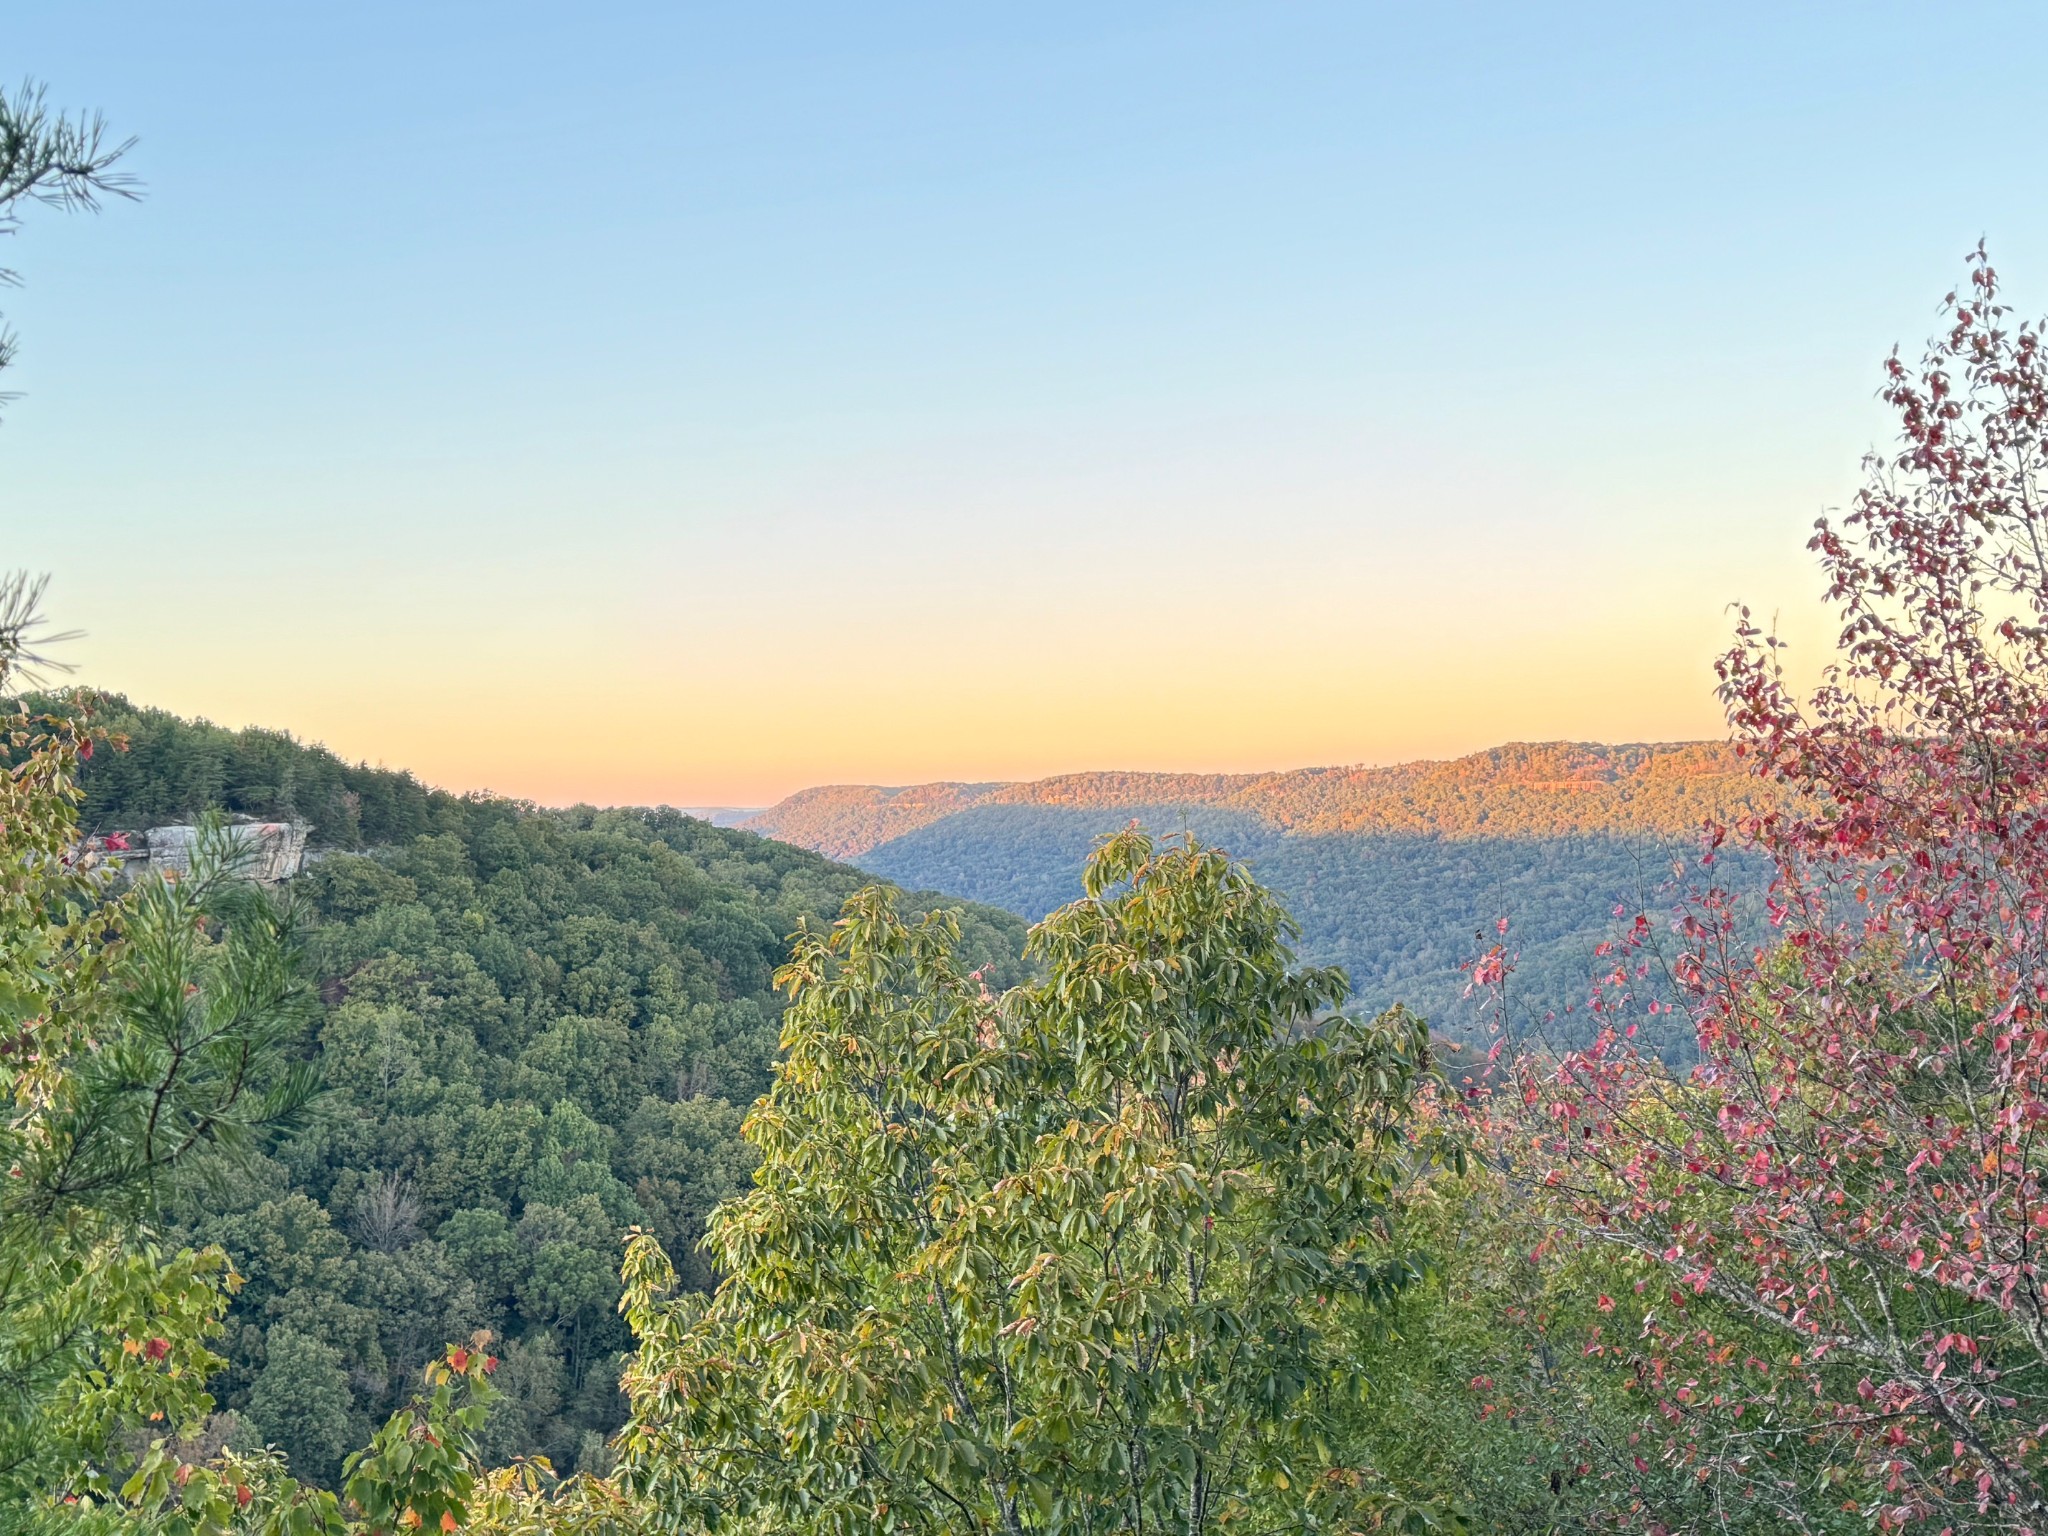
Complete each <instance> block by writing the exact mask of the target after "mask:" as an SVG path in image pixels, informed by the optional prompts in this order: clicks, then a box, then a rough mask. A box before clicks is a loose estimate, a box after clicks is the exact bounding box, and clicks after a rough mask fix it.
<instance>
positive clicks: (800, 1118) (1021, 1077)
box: [621, 832, 1456, 1536]
mask: <svg viewBox="0 0 2048 1536" xmlns="http://www.w3.org/2000/svg"><path fill="white" fill-rule="evenodd" d="M1087 890H1088V897H1087V899H1085V900H1084V901H1082V902H1080V903H1077V904H1075V905H1074V906H1071V907H1068V908H1066V909H1064V910H1062V911H1061V912H1059V913H1056V914H1055V915H1054V916H1053V917H1052V918H1050V919H1048V920H1047V921H1046V922H1045V923H1044V924H1043V925H1041V926H1040V927H1039V928H1038V929H1037V930H1035V932H1034V934H1033V936H1032V950H1033V953H1034V955H1035V956H1037V957H1038V958H1039V959H1040V960H1041V961H1042V962H1043V965H1044V974H1043V976H1042V977H1040V978H1038V979H1036V980H1033V981H1031V982H1028V983H1026V984H1025V985H1023V986H1020V987H1018V988H1015V989H1013V990H1011V991H1009V992H1007V993H1004V994H1001V995H997V994H995V993H993V992H991V991H990V990H989V989H988V988H987V987H986V986H985V985H984V984H983V981H982V978H981V976H980V975H979V974H978V973H976V972H972V971H964V970H962V969H961V968H960V967H959V966H958V965H957V964H956V962H955V961H954V958H953V948H954V943H955V940H956V938H957V930H956V929H955V928H954V926H953V924H952V923H951V922H950V921H949V920H948V919H946V918H944V917H942V916H931V917H927V918H925V919H924V920H923V921H922V922H920V923H918V924H916V925H914V926H913V925H910V924H906V923H905V922H904V921H903V920H902V918H901V917H900V916H899V915H898V913H897V911H896V909H895V904H894V902H893V901H892V900H891V898H890V897H889V895H888V893H887V892H885V891H882V890H879V889H875V890H869V891H866V892H863V893H862V894H861V895H859V896H857V897H856V898H855V899H854V901H853V902H852V903H851V904H850V905H849V908H848V911H847V913H846V915H845V916H844V917H843V918H841V920H840V921H839V922H838V923H837V924H836V925H834V927H833V928H832V929H831V931H830V932H829V933H828V934H817V933H804V934H800V935H799V936H798V939H797V943H796V952H795V956H794V958H793V959H792V960H791V962H790V964H789V966H788V967H787V968H786V969H785V971H784V972H783V980H784V982H785V983H786V984H787V986H788V987H789V989H790V992H791V996H792V1006H791V1009H790V1012H789V1015H788V1017H787V1020H786V1022H785V1026H784V1031H783V1049H784V1057H783V1061H782V1063H781V1064H780V1066H779V1067H778V1068H777V1073H776V1082H775V1086H774V1088H773V1089H772V1090H771V1092H770V1093H769V1095H768V1097H767V1098H766V1099H765V1100H763V1102H762V1103H761V1104H760V1105H759V1106H758V1107H757V1108H756V1109H755V1110H754V1112H753V1114H752V1115H751V1116H750V1117H749V1120H748V1124H747V1137H748V1140H749V1141H750V1142H752V1143H753V1144H754V1145H755V1146H756V1147H757V1148H758V1149H759V1151H760V1155H761V1166H760V1168H759V1170H758V1171H757V1173H756V1175H755V1188H754V1190H753V1191H751V1192H750V1193H749V1194H747V1195H745V1196H743V1197H741V1198H739V1199H736V1200H733V1201H731V1202H728V1203H727V1204H726V1205H724V1206H722V1207H721V1208H720V1209H719V1211H718V1212H717V1214H716V1215H715V1217H714V1218H713V1222H712V1227H711V1232H710V1236H709V1238H708V1243H707V1246H708V1247H709V1249H710V1251H711V1252H712V1254H713V1256H714V1257H715V1259H716V1260H717V1263H718V1265H719V1268H720V1270H721V1271H722V1272H723V1273H724V1274H725V1276H726V1279H725V1280H724V1282H723V1283H722V1284H721V1285H720V1286H719V1288H718V1291H717V1293H716V1294H715V1295H714V1296H713V1297H712V1299H711V1300H710V1302H709V1303H708V1305H700V1304H698V1303H696V1302H694V1301H683V1302H674V1301H668V1300H666V1299H665V1297H666V1295H667V1293H668V1291H669V1290H670V1289H671V1288H672V1286H673V1275H672V1273H671V1272H670V1270H669V1267H668V1263H667V1260H666V1258H665V1257H664V1256H663V1255H662V1254H661V1252H660V1251H659V1249H658V1248H657V1247H656V1246H655V1245H654V1244H653V1243H652V1242H651V1241H650V1240H649V1239H647V1238H645V1237H641V1238H639V1239H636V1241H635V1242H634V1243H633V1244H632V1245H631V1246H630V1248H629V1251H628V1258H627V1271H626V1272H627V1284H628V1290H627V1299H626V1308H627V1313H628V1316H629V1318H630V1319H631V1320H632V1322H633V1325H634V1329H635V1331H636V1333H638V1334H639V1335H640V1337H641V1340H642V1344H641V1349H640V1353H639V1355H638V1357H637V1358H636V1360H635V1362H634V1364H633V1365H632V1367H631V1368H630V1369H629V1371H628V1374H627V1378H626V1385H627V1389H628V1391H629V1392H630V1393H631V1395H632V1397H633V1403H634V1418H633V1420H632V1422H631V1424H630V1425H629V1426H628V1428H627V1430H626V1432H625V1434H624V1435H623V1436H622V1439H621V1447H622V1450H623V1452H624V1455H625V1458H626V1463H625V1467H624V1469H623V1471H622V1481H623V1483H624V1485H625V1486H626V1487H628V1488H629V1489H631V1490H632V1491H634V1492H635V1493H638V1494H641V1495H643V1496H645V1497H646V1498H647V1499H648V1500H649V1501H650V1502H651V1503H652V1504H653V1505H654V1506H655V1507H656V1508H658V1509H660V1510H662V1511H663V1512H664V1513H667V1514H669V1515H671V1516H673V1517H678V1518H683V1517H687V1518H694V1519H697V1520H703V1521H706V1522H712V1521H715V1520H716V1519H717V1518H719V1517H720V1516H721V1515H732V1514H737V1515H748V1514H753V1513H756V1512H758V1513H760V1514H762V1515H764V1516H767V1517H770V1518H772V1520H773V1522H774V1523H775V1524H776V1525H778V1526H787V1527H788V1528H790V1529H799V1530H814V1529H815V1530H819V1531H834V1532H848V1531H857V1530H872V1531H887V1530H895V1529H929V1530H934V1531H938V1530H948V1531H966V1530H987V1531H992V1532H994V1531H1001V1532H1008V1533H1012V1536H1016V1533H1022V1532H1025V1531H1040V1530H1091V1531H1129V1532H1142V1531H1147V1530H1172V1531H1179V1532H1184V1533H1186V1536H1199V1533H1202V1532H1206V1531H1210V1530H1220V1529H1231V1528H1238V1527H1241V1526H1248V1527H1249V1528H1254V1529H1259V1528H1266V1527H1268V1526H1274V1527H1279V1528H1290V1527H1299V1526H1301V1525H1303V1523H1304V1522H1307V1523H1313V1524H1318V1525H1321V1524H1332V1525H1334V1526H1336V1527H1339V1528H1349V1527H1352V1526H1355V1525H1356V1524H1358V1523H1359V1522H1360V1521H1362V1520H1364V1519H1366V1518H1367V1517H1368V1515H1370V1516H1372V1517H1373V1518H1378V1517H1379V1516H1381V1515H1383V1514H1385V1513H1387V1512H1388V1511H1390V1510H1392V1509H1395V1508H1397V1507H1401V1506H1403V1505H1404V1503H1405V1501H1404V1500H1403V1499H1402V1498H1401V1496H1400V1495H1399V1493H1398V1491H1396V1490H1392V1489H1390V1488H1388V1487H1387V1486H1386V1485H1385V1483H1384V1482H1383V1481H1382V1480H1381V1479H1379V1478H1378V1477H1376V1476H1375V1475H1374V1474H1373V1473H1372V1472H1371V1471H1370V1469H1368V1468H1363V1467H1359V1466H1355V1465H1351V1464H1349V1463H1348V1462H1347V1461H1346V1460H1345V1458H1344V1456H1343V1454H1342V1452H1341V1450H1339V1449H1338V1448H1337V1446H1336V1443H1335V1442H1336V1441H1338V1440H1339V1438H1340V1436H1339V1435H1338V1434H1337V1432H1336V1428H1337V1425H1338V1424H1339V1423H1340V1422H1341V1418H1342V1414H1343V1411H1344V1408H1345V1406H1346V1405H1347V1404H1348V1403H1349V1402H1350V1401H1352V1400H1353V1399H1355V1398H1356V1397H1357V1396H1358V1394H1359V1393H1360V1392H1361V1391H1362V1390H1363V1388H1364V1379H1363V1372H1364V1368H1365V1365H1366V1362H1365V1361H1363V1360H1362V1359H1360V1358H1359V1356H1358V1355H1357V1353H1356V1352H1355V1349H1354V1347H1353V1346H1354V1345H1355V1343H1356V1332H1355V1329H1356V1324H1357V1321H1358V1317H1359V1314H1360V1312H1361V1310H1364V1311H1371V1310H1373V1309H1377V1308H1381V1307H1384V1306H1387V1305H1388V1304H1390V1303H1391V1302H1392V1301H1393V1300H1394V1299H1395V1297H1396V1296H1398V1294H1399V1293H1400V1292H1401V1291H1402V1290H1403V1289H1404V1288H1406V1287H1407V1286H1409V1285H1410V1284H1412V1283H1413V1281H1414V1280H1415V1279H1416V1278H1417V1276H1418V1275H1419V1273H1420V1268H1421V1262H1420V1258H1419V1256H1417V1255H1415V1254H1413V1253H1411V1252H1410V1251H1409V1250H1408V1248H1407V1247H1406V1246H1405V1244H1404V1241H1403V1236H1402V1233H1401V1229H1400V1224H1399V1214H1400V1208H1401V1205H1402V1202H1403V1199H1404V1194H1405V1190H1406V1188H1407V1187H1408V1185H1409V1184H1410V1183H1411V1182H1412V1181H1413V1180H1414V1179H1415V1177H1416V1176H1417V1175H1418V1174H1419V1173H1420V1172H1421V1171H1422V1170H1423V1169H1424V1167H1426V1166H1427V1165H1428V1164H1429V1163H1430V1162H1431V1160H1432V1159H1433V1157H1434V1155H1435V1154H1436V1153H1437V1152H1438V1150H1439V1147H1438V1139H1437V1137H1436V1136H1435V1133H1434V1132H1435V1128H1434V1126H1433V1125H1432V1124H1431V1123H1430V1122H1427V1121H1424V1122H1421V1123H1422V1124H1423V1126H1424V1134H1423V1135H1422V1138H1421V1142H1420V1143H1418V1140H1417V1135H1416V1129H1415V1128H1416V1126H1417V1124H1418V1121H1417V1115H1416V1110H1417V1098H1418V1093H1419V1091H1420V1089H1421V1087H1422V1085H1423V1082H1424V1080H1425V1075H1426V1072H1427V1059H1428V1045H1427V1037H1426V1034H1425V1032H1424V1030H1423V1028H1422V1026H1421V1024H1420V1023H1419V1021H1417V1020H1414V1019H1412V1018H1409V1017H1408V1016H1406V1015H1404V1014H1401V1013H1398V1012H1397V1013H1394V1014H1390V1015H1388V1016H1387V1017H1385V1018H1383V1019H1381V1020H1379V1021H1377V1022H1375V1023H1372V1024H1364V1023H1360V1022H1358V1021H1356V1020H1352V1019H1345V1018H1341V1017H1333V1016H1331V1014H1330V1012H1329V1011H1330V1010H1331V1009H1333V1008H1334V1007H1335V1005H1336V1004H1338V1003H1339V1002H1340V1001H1341V1000H1342V997H1343V993H1344V982H1343V979H1342V977H1341V976H1340V975H1338V974H1337V973H1335V972H1331V971H1316V970H1307V969H1301V968H1297V967H1296V966H1295V965H1294V963H1293V959H1292V954H1291V951H1290V948H1289V939H1290V937H1291V926H1290V925H1289V923H1288V921H1287V919H1286V917H1285V915H1284V914H1283V913H1282V912H1281V911H1280V909H1279V907H1278V906H1277V905H1276V904H1275V902H1274V901H1273V899H1272V897H1271V896H1270V895H1268V894H1267V893H1266V892H1265V891H1264V890H1262V889H1261V888H1259V887H1258V886H1257V885H1255V884H1254V883H1252V882H1251V881H1250V880H1249V879H1248V878H1247V877H1246V875H1245V873H1244V871H1243V870H1242V869H1241V868H1239V867H1238V866H1235V865H1233V864H1232V863H1231V862H1230V861H1229V860H1228V859H1226V858H1225V857H1224V856H1223V855H1221V854H1219V853H1217V852H1216V851H1214V850H1212V849H1207V848H1203V847H1200V846H1198V845H1195V844H1192V843H1183V844H1175V845H1169V846H1167V847H1164V848H1158V847H1155V846H1154V845H1153V844H1152V843H1151V842H1150V841H1149V840H1148V839H1146V838H1145V837H1143V836H1142V835H1140V834H1138V833H1135V832H1127V833H1125V834H1123V835H1122V836H1119V837H1116V838H1113V839H1111V840H1110V841H1109V842H1108V843H1106V844H1105V845H1104V846H1103V847H1102V849H1101V850H1100V851H1098V852H1097V854H1096V855H1095V857H1094V859H1093V860H1092V861H1091V863H1090V865H1089V869H1088V875H1087ZM1449 1155H1450V1156H1451V1157H1452V1158H1453V1159H1454V1158H1455V1155H1456V1154H1455V1152H1454V1151H1451V1152H1450V1153H1449Z"/></svg>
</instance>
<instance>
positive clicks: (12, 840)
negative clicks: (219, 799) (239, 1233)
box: [0, 577, 313, 1505]
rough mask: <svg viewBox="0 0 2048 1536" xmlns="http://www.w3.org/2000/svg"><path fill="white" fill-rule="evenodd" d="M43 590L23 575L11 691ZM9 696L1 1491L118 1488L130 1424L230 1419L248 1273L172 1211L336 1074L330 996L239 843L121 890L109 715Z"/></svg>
mask: <svg viewBox="0 0 2048 1536" xmlns="http://www.w3.org/2000/svg"><path fill="white" fill-rule="evenodd" d="M39 593H40V586H39V584H36V583H32V582H29V581H28V580H27V579H26V578H23V577H14V578H10V579H8V580H6V581H0V700H4V699H5V693H4V689H5V685H6V684H7V682H8V681H9V680H10V679H11V677H12V676H14V675H16V674H17V671H18V669H19V667H20V666H21V664H22V663H23V662H24V661H26V660H28V659H29V649H28V647H29V640H30V637H31V636H32V635H33V633H34V631H35V627H36V622H37V620H36V598H37V597H38V595H39ZM0 709H4V710H5V711H6V714H5V718H4V719H0V761H4V764H5V769H6V771H5V772H0V1103H4V1105H5V1111H4V1119H0V1171H4V1177H0V1505H7V1504H15V1505H28V1504H34V1503H38V1502H42V1501H45V1500H49V1499H61V1498H75V1497H81V1496H83V1497H91V1496H94V1495H96V1494H98V1493H102V1492H104V1490H105V1488H106V1481H107V1469H108V1456H109V1455H110V1448H111V1447H113V1446H114V1444H115V1441H116V1438H117V1436H119V1435H120V1434H121V1433H122V1432H123V1431H125V1430H128V1429H130V1428H132V1427H135V1426H138V1425H142V1424H152V1423H154V1424H162V1425H164V1426H165V1427H166V1428H171V1427H178V1426H184V1425H190V1424H194V1423H196V1422H198V1421H199V1420H201V1419H203V1418H204V1416H205V1415H206V1413H207V1412H208V1411H209V1410H210V1408H211V1406H212V1403H211V1399H210V1398H209V1397H208V1396H207V1394H206V1392H205V1389H204V1388H205V1380H206V1377H207V1375H208V1374H209V1372H210V1371H211V1370H212V1369H213V1368H214V1367H215V1366H216V1365H217V1364H218V1363H219V1362H218V1359H217V1357H215V1356H214V1355H213V1354H212V1353H211V1352H210V1351H209V1349H208V1348H207V1345H206V1340H207V1339H208V1338H210V1337H211V1336H212V1335H214V1334H216V1333H217V1332H218V1331H219V1323H218V1319H219V1316H220V1314H221V1312H222V1311H223V1309H224V1308H225V1307H226V1305H227V1298H228V1292H229V1289H230V1287H231V1285H232V1283H233V1279H234V1277H233V1274H232V1271H231V1270H230V1269H229V1267H228V1263H227V1260H226V1257H225V1256H224V1255H223V1254H222V1253H221V1252H220V1251H219V1250H218V1249H210V1250H205V1251H192V1250H186V1251H183V1252H178V1253H173V1254H165V1253H163V1252H161V1251H160V1250H159V1248H158V1246H157V1240H156V1236H155V1232H154V1228H153V1222H154V1220H155V1218H156V1215H157V1212H158V1210H159V1206H160V1203H161V1201H162V1199H163V1198H164V1196H165V1195H166V1194H167V1193H168V1192H169V1191H170V1189H171V1187H172V1185H173V1184H174V1183H175V1182H177V1181H178V1180H180V1179H185V1178H189V1177H191V1176H193V1175H195V1174H197V1173H199V1172H201V1171H202V1170H204V1169H205V1168H206V1167H208V1166H209V1163H210V1166H212V1167H214V1168H216V1169H217V1168H219V1167H220V1166H221V1164H220V1161H219V1160H220V1157H221V1156H222V1154H234V1153H238V1152H241V1151H245V1150H247V1149H248V1147H249V1146H250V1144H251V1143H252V1141H253V1140H254V1139H255V1138H256V1137H257V1136H259V1135H260V1134H262V1133H264V1132H266V1131H269V1130H272V1129H275V1128H277V1127H279V1126H282V1125H285V1124H288V1123H289V1122H290V1121H291V1120H292V1119H293V1118H294V1117H295V1116H296V1115H297V1114H298V1112H299V1111H300V1110H301V1109H303V1107H304V1106H305V1104H306V1102H307V1100H308V1098H309V1097H310V1095H311V1093H312V1091H313V1082H312V1079H311V1077H310V1075H309V1074H308V1073H307V1072H306V1071H305V1070H304V1068H303V1067H302V1066H299V1065H295V1064H293V1063H292V1062H290V1061H289V1059H288V1058H287V1056H286V1053H285V1051H284V1049H283V1047H284V1045H285V1043H286V1042H287V1041H288V1040H289V1038H290V1037H291V1035H292V1034H293V1032H294V1031H295V1029H296V1028H297V1026H298V1022H299V1018H300V1012H301V1009H302V1007H303V1005H304V1003H305V1000H306V997H307V989H306V985H305V983H304V981H303V979H302V978H301V976H300V974H299V971H298V969H297V964H296V959H295V951H294V945H293V940H292V926H293V924H292V918H291V914H290V913H289V911H288V910H286V909H282V908H279V907H277V906H274V905H273V904H271V903H270V902H268V901H267V900H265V899H263V898H262V897H260V896H259V895H257V894H256V893H254V892H253V891H249V890H246V889H243V888H240V887H238V886H237V885H236V883H235V882H234V881H232V880H231V879H229V878H228V877H227V875H226V873H225V872H224V870H223V866H222V864H221V862H220V858H219V856H218V855H219V850H217V849H216V850H214V851H213V856H211V857H209V856H206V853H205V851H202V857H201V858H200V859H199V860H198V861H197V863H196V867H195V870H194V872H193V874H192V876H191V877H189V878H187V879H184V880H181V881H178V882H176V883H172V882H169V881H165V880H162V879H153V880H146V881H142V882H139V883H137V884H136V885H134V886H132V887H130V888H126V889H122V888H120V887H118V886H117V885H116V883H115V882H114V880H113V877H112V872H111V870H110V869H109V868H108V867H107V866H106V865H104V864H102V863H100V862H98V861H97V859H96V857H95V856H94V855H92V854H90V853H87V852H85V851H83V850H82V848H81V845H80V843H79V840H78V837H77V824H76V806H77V801H78V794H79V791H78V786H77V767H78V764H79V763H80V762H81V761H83V760H84V759H86V758H88V757H90V756H91V755H92V753H93V751H94V748H95V741H94V738H93V736H92V735H91V734H90V727H89V723H88V722H87V721H85V720H84V719H82V718H81V717H79V716H76V715H73V716H69V717H57V716H47V715H37V714H34V713H31V712H30V710H29V709H28V708H27V707H26V706H24V705H22V704H20V703H19V702H9V703H0Z"/></svg>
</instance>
